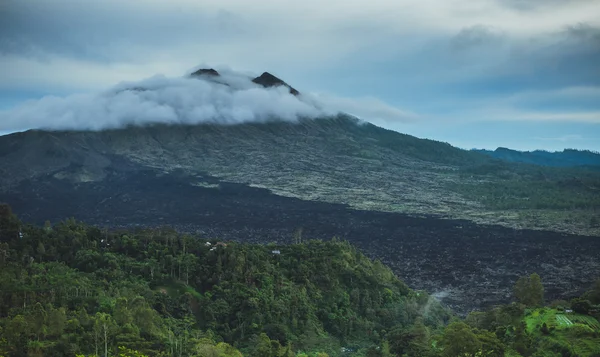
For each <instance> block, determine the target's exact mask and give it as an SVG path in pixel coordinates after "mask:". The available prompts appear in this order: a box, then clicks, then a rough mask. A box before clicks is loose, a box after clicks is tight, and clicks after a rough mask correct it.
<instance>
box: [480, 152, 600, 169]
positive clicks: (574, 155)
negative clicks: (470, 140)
mask: <svg viewBox="0 0 600 357" xmlns="http://www.w3.org/2000/svg"><path fill="white" fill-rule="evenodd" d="M472 151H476V152H480V153H483V154H485V155H489V156H490V157H493V158H496V159H500V160H504V161H509V162H520V163H528V164H534V165H541V166H552V167H577V166H581V167H586V166H587V167H596V166H600V153H598V152H593V151H590V150H576V149H564V150H562V151H555V152H550V151H545V150H534V151H518V150H512V149H509V148H504V147H499V148H497V149H496V150H494V151H492V150H484V149H474V150H472Z"/></svg>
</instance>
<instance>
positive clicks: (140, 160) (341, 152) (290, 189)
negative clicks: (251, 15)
mask: <svg viewBox="0 0 600 357" xmlns="http://www.w3.org/2000/svg"><path fill="white" fill-rule="evenodd" d="M0 155H1V156H0V162H1V164H2V165H1V169H0V170H1V172H0V173H1V174H0V185H1V188H2V191H3V192H4V197H5V198H4V200H7V201H8V202H9V203H11V204H13V205H14V202H11V197H14V194H15V193H18V192H21V193H22V194H24V195H25V196H27V192H29V191H28V190H29V188H27V186H28V185H31V182H32V180H35V181H36V182H37V181H39V182H42V181H43V182H46V183H48V184H53V183H54V182H55V183H57V184H58V183H60V182H62V183H65V184H69V185H79V186H81V185H86V184H87V185H88V186H89V187H96V186H98V185H101V184H102V183H106V182H108V181H106V180H107V178H109V177H111V175H112V176H115V175H129V174H130V173H132V172H140V170H153V171H155V172H156V174H160V175H167V176H169V175H170V174H172V173H174V172H178V175H187V176H189V177H191V178H193V177H196V176H198V175H200V176H203V177H204V176H210V177H214V178H217V179H218V180H220V181H229V182H235V183H242V184H247V185H250V186H253V187H260V188H266V189H269V190H271V191H272V192H273V193H275V194H278V195H283V196H287V197H296V198H301V199H305V200H312V201H321V202H329V203H341V204H347V205H349V206H350V207H353V208H357V209H367V210H378V211H385V212H403V213H415V214H437V215H440V216H443V217H448V218H466V219H470V220H473V221H476V222H482V223H500V224H505V225H509V226H525V227H531V228H536V227H538V228H550V229H555V230H563V231H571V232H580V233H588V234H596V233H594V232H597V229H596V227H595V226H594V224H592V223H594V222H593V219H594V216H593V210H594V209H595V208H597V207H600V206H599V205H600V202H599V201H598V199H599V198H600V195H599V192H600V191H598V189H599V188H600V184H599V182H600V181H599V180H598V175H596V174H594V173H593V172H587V171H577V170H575V171H573V170H571V171H569V170H561V169H551V168H548V169H545V168H537V167H530V166H527V165H522V164H503V163H502V162H500V161H494V159H490V158H488V157H486V156H485V155H483V154H480V153H476V152H470V151H465V150H460V149H457V148H454V147H452V146H450V145H448V144H446V143H440V142H436V141H431V140H423V139H417V138H415V137H412V136H409V135H404V134H400V133H397V132H393V131H390V130H386V129H382V128H379V127H376V126H374V125H372V124H368V123H360V122H358V121H357V120H356V119H354V118H352V117H348V116H338V117H333V118H323V119H316V120H301V121H299V122H284V121H272V122H267V123H246V124H238V125H217V124H202V125H195V126H184V125H172V126H168V125H154V126H146V127H128V128H125V129H118V130H106V131H100V132H88V131H62V132H44V131H29V132H25V133H18V134H13V135H9V136H5V137H1V138H0ZM49 180H55V181H52V182H53V183H50V182H51V181H49ZM196 181H197V182H195V183H193V184H194V185H202V184H203V183H202V180H201V179H197V180H196ZM541 183H543V185H541ZM94 185H96V186H94ZM531 185H533V186H535V187H547V189H545V190H541V191H539V190H529V192H530V197H527V194H528V193H527V192H525V193H523V189H528V188H529V187H530V186H531ZM498 188H502V190H503V191H501V192H500V193H498V192H496V190H497V189H498ZM33 190H35V188H34V189H33ZM538 191H539V192H538ZM512 192H514V193H512ZM149 194H151V192H150V193H149ZM499 194H500V195H502V196H501V197H500V198H501V199H500V200H499V198H498V197H497V195H499ZM523 194H525V195H526V196H525V197H523ZM549 194H550V195H551V196H552V197H555V198H556V200H558V201H557V202H563V201H564V202H571V201H572V199H573V198H576V201H573V204H572V207H571V208H577V209H583V210H584V212H582V214H581V215H580V217H581V220H580V221H575V222H572V223H571V224H568V223H567V224H565V223H564V222H558V223H557V222H556V219H555V216H556V215H558V216H560V215H562V214H563V212H564V213H568V212H565V211H563V209H564V208H562V207H561V206H557V209H554V208H553V206H552V203H544V204H543V205H540V206H539V209H537V208H536V207H537V206H532V205H531V203H536V202H538V201H542V202H546V201H547V198H548V197H549V196H548V195H549ZM490 198H492V199H490ZM523 198H525V199H526V201H523ZM567 198H569V199H568V200H567ZM0 199H3V196H1V195H0ZM12 199H13V200H14V198H12ZM134 200H135V199H134ZM498 202H503V205H501V206H498V205H496V204H497V203H498ZM525 203H528V204H530V205H529V206H526V205H524V204H525ZM17 206H18V208H16V209H17V211H20V210H21V209H22V211H20V212H19V213H21V214H24V215H25V217H26V216H27V214H28V212H27V211H28V210H31V209H32V207H27V205H25V206H24V207H22V206H19V205H17ZM178 209H179V210H180V211H181V212H182V214H183V213H184V211H185V207H180V208H178ZM522 209H527V210H528V213H529V214H530V215H531V214H533V215H534V218H533V219H530V220H529V221H527V219H528V218H527V217H530V216H527V217H524V216H523V215H521V214H520V213H519V210H522ZM590 210H591V211H590ZM73 213H75V212H73ZM40 216H45V217H52V212H42V213H41V214H40ZM540 217H541V218H540ZM139 223H146V222H139Z"/></svg>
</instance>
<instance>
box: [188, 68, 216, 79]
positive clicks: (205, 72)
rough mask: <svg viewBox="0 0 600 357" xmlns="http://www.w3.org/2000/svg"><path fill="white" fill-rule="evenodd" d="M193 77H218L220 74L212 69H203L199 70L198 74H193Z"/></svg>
mask: <svg viewBox="0 0 600 357" xmlns="http://www.w3.org/2000/svg"><path fill="white" fill-rule="evenodd" d="M191 75H192V76H211V77H218V76H220V74H219V72H217V71H216V70H214V69H212V68H201V69H199V70H197V71H196V72H194V73H192V74H191Z"/></svg>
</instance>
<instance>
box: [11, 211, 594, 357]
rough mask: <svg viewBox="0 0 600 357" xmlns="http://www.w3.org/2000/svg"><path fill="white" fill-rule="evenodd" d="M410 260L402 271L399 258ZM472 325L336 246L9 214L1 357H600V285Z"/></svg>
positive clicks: (530, 280)
mask: <svg viewBox="0 0 600 357" xmlns="http://www.w3.org/2000/svg"><path fill="white" fill-rule="evenodd" d="M398 259H402V257H398ZM514 297H515V302H514V303H512V304H510V305H504V306H498V307H495V308H493V309H491V310H489V311H484V312H472V313H470V314H469V315H468V316H466V318H464V319H461V318H460V317H458V316H456V315H454V314H452V312H450V311H448V310H447V309H445V308H444V307H443V306H441V305H440V304H439V303H438V302H437V300H436V299H434V298H432V297H431V296H430V295H428V294H427V293H426V292H425V291H416V290H412V289H410V288H409V287H408V286H406V284H404V283H403V282H402V281H400V280H399V279H398V278H397V277H396V276H395V275H394V274H393V273H392V271H391V270H390V269H389V268H388V267H386V266H385V265H384V264H382V263H381V262H379V261H373V260H371V259H369V258H367V257H365V256H364V255H363V254H362V253H361V252H360V251H359V250H358V249H356V248H355V247H354V246H352V245H351V244H350V243H348V242H346V241H342V240H338V239H335V238H334V239H331V240H328V241H322V240H308V239H305V238H303V237H301V236H298V237H297V239H295V240H294V244H287V245H276V244H243V243H236V242H229V241H220V240H219V239H218V238H216V237H198V236H191V235H187V234H180V233H178V232H177V231H175V230H173V229H169V228H160V229H129V230H105V229H101V228H98V227H94V226H90V225H87V224H84V223H82V222H77V221H75V220H74V219H67V220H65V221H62V222H58V223H55V224H51V223H50V222H46V224H44V225H43V226H41V227H38V226H32V225H29V224H25V223H23V222H21V221H20V220H19V219H18V218H17V217H16V216H15V215H14V214H12V212H11V210H10V207H8V206H7V205H0V356H3V357H9V356H11V357H13V356H15V357H16V356H83V357H89V356H104V357H108V356H138V357H139V356H173V357H175V356H199V357H212V356H217V357H218V356H222V357H225V356H236V357H239V356H250V357H255V356H256V357H259V356H260V357H292V356H298V357H300V356H302V357H309V356H310V357H325V356H365V357H384V356H385V357H388V356H473V357H474V356H600V324H599V323H598V317H599V310H600V308H599V306H598V304H600V281H599V282H598V283H596V284H595V285H594V286H593V287H592V288H591V290H590V291H589V292H587V293H586V294H584V295H583V296H581V297H577V298H574V299H573V300H571V301H555V302H550V303H547V302H545V301H544V287H543V282H542V279H541V277H539V276H538V275H537V274H533V275H531V276H526V277H522V278H520V279H519V280H518V281H516V282H515V287H514Z"/></svg>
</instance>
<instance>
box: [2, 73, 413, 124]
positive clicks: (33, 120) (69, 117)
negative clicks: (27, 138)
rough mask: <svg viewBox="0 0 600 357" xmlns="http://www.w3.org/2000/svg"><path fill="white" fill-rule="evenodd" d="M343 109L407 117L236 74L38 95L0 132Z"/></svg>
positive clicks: (285, 116) (261, 118)
mask: <svg viewBox="0 0 600 357" xmlns="http://www.w3.org/2000/svg"><path fill="white" fill-rule="evenodd" d="M339 112H344V113H350V114H353V115H355V116H357V117H363V118H364V119H367V120H368V119H371V120H374V121H377V120H383V121H402V120H407V119H409V118H410V115H409V114H407V113H405V112H403V111H401V110H399V109H397V108H394V107H391V106H389V105H387V104H385V103H383V102H381V101H378V100H375V99H372V98H366V99H349V98H340V97H336V96H332V95H317V94H300V95H298V96H295V95H293V94H291V93H290V90H289V89H288V88H287V87H284V86H277V87H271V88H265V87H263V86H261V85H259V84H256V83H254V82H252V77H251V76H248V75H246V74H243V73H239V72H235V71H231V70H220V71H219V75H218V76H204V75H203V76H196V77H190V76H187V77H181V78H168V77H165V76H162V75H156V76H154V77H151V78H147V79H144V80H142V81H137V82H122V83H119V84H118V85H116V86H113V87H112V88H110V89H109V90H105V91H103V92H100V93H86V94H73V95H68V96H65V97H58V96H45V97H43V98H41V99H39V100H32V101H27V102H25V103H22V104H20V105H18V106H17V107H15V108H12V109H9V110H5V111H2V112H0V132H2V131H6V132H10V131H18V130H25V129H31V128H33V129H49V130H102V129H114V128H122V127H125V126H128V125H148V124H156V123H164V124H200V123H216V124H223V125H227V124H238V123H246V122H265V121H269V120H285V121H295V120H298V119H300V118H316V117H322V116H330V115H335V114H337V113H339Z"/></svg>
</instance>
